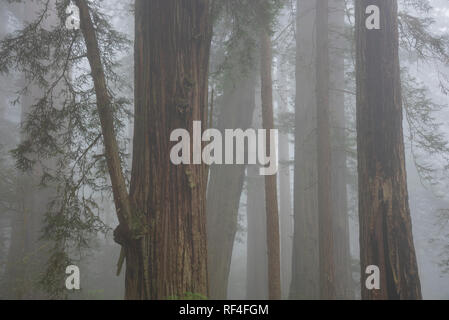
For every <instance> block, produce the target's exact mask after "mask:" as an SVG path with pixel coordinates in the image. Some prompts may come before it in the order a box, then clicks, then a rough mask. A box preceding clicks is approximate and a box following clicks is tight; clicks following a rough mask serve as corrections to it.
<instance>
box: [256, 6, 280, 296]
mask: <svg viewBox="0 0 449 320" xmlns="http://www.w3.org/2000/svg"><path fill="white" fill-rule="evenodd" d="M259 10H260V13H259V18H260V21H269V20H268V16H267V12H269V11H268V10H267V8H264V7H263V6H260V8H259ZM260 47H261V60H260V70H261V93H262V95H261V97H262V127H263V128H264V129H266V130H267V139H266V141H267V147H266V149H267V150H270V138H269V134H270V129H274V116H273V81H272V59H273V57H272V43H271V35H270V33H269V29H268V28H267V26H266V25H265V26H264V25H263V24H262V28H261V30H260ZM271 156H273V155H271ZM265 201H266V208H265V209H266V215H267V249H268V297H269V299H281V275H280V272H281V267H280V238H279V208H278V198H277V176H276V175H269V176H266V177H265Z"/></svg>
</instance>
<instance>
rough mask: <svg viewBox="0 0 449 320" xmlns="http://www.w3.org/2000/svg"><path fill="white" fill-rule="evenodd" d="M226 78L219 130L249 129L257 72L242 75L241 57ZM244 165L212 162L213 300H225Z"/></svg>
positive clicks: (210, 249) (210, 262) (209, 205)
mask: <svg viewBox="0 0 449 320" xmlns="http://www.w3.org/2000/svg"><path fill="white" fill-rule="evenodd" d="M233 58H235V59H232V61H233V63H235V66H234V67H235V68H233V70H232V72H231V77H230V79H228V80H227V81H226V84H225V87H224V93H223V100H222V102H221V103H220V113H219V116H218V126H217V129H218V130H220V131H221V132H222V134H223V135H224V132H225V129H242V130H246V129H248V128H249V127H250V126H251V122H252V118H253V112H254V107H255V90H256V73H255V72H253V71H249V74H243V73H242V72H241V71H240V70H241V68H239V59H238V58H239V56H236V57H233ZM245 168H246V166H245V165H213V166H212V167H211V168H210V181H209V186H208V191H207V230H208V232H207V235H208V239H207V240H208V243H207V245H208V271H209V286H210V287H209V289H210V297H211V298H212V299H226V298H227V288H228V278H229V271H230V267H231V258H232V251H233V247H234V239H235V234H236V232H237V224H238V210H239V204H240V197H241V194H242V189H243V181H244V177H245Z"/></svg>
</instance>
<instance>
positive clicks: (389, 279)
mask: <svg viewBox="0 0 449 320" xmlns="http://www.w3.org/2000/svg"><path fill="white" fill-rule="evenodd" d="M368 5H376V6H378V7H379V8H380V22H381V26H380V30H376V29H374V30H368V29H367V28H366V27H365V19H366V15H365V10H366V8H367V6H368ZM397 11H398V7H397V1H396V0H391V1H383V0H370V1H367V0H360V1H356V41H357V65H356V67H357V134H358V137H357V144H358V175H359V218H360V259H361V261H360V262H361V269H362V270H361V274H362V279H361V282H362V298H363V299H421V286H420V280H419V275H418V266H417V262H416V255H415V248H414V245H413V236H412V223H411V218H410V209H409V204H408V191H407V177H406V168H405V157H404V141H403V131H402V130H403V129H402V120H403V118H402V117H403V116H402V96H401V83H400V66H399V54H398V16H397ZM370 265H375V266H377V267H379V269H380V290H368V289H367V288H366V286H365V281H366V277H367V275H366V274H365V270H366V268H367V266H370Z"/></svg>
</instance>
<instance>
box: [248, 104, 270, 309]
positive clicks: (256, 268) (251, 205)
mask: <svg viewBox="0 0 449 320" xmlns="http://www.w3.org/2000/svg"><path fill="white" fill-rule="evenodd" d="M257 100H258V101H257V109H256V110H257V111H256V112H255V115H254V122H253V123H254V125H253V127H254V128H257V129H259V128H261V126H262V118H261V116H262V114H261V106H260V98H258V99H257ZM246 179H247V190H248V193H247V207H246V210H247V211H246V212H247V225H248V229H247V241H246V243H247V250H246V252H247V256H246V259H247V260H246V261H247V263H246V298H247V299H248V300H266V299H268V256H267V233H266V232H265V230H267V221H266V219H265V217H264V214H265V212H266V209H265V192H263V191H261V190H265V178H264V177H263V176H261V175H260V174H259V165H250V166H248V169H247V178H246Z"/></svg>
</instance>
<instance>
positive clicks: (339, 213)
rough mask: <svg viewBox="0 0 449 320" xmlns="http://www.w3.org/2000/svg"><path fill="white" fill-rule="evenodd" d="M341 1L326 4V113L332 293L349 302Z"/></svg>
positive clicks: (349, 269)
mask: <svg viewBox="0 0 449 320" xmlns="http://www.w3.org/2000/svg"><path fill="white" fill-rule="evenodd" d="M344 28H345V1H344V0H330V1H329V32H330V33H329V46H330V48H329V52H330V55H329V57H330V70H329V72H330V91H329V99H330V100H329V101H330V112H331V134H332V157H331V163H332V167H331V171H332V179H331V192H332V204H333V205H332V207H333V209H334V215H333V216H334V219H333V223H334V259H335V275H336V276H335V289H336V297H337V299H353V298H354V284H353V281H352V274H351V255H350V243H349V220H348V206H347V191H346V186H347V184H346V175H347V167H346V121H345V96H344V84H345V68H344V63H345V61H344V52H345V47H346V45H347V41H346V40H345V37H344V32H345V30H344Z"/></svg>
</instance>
